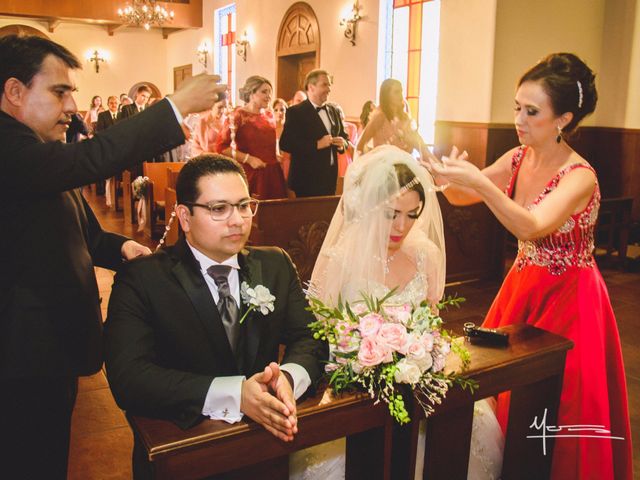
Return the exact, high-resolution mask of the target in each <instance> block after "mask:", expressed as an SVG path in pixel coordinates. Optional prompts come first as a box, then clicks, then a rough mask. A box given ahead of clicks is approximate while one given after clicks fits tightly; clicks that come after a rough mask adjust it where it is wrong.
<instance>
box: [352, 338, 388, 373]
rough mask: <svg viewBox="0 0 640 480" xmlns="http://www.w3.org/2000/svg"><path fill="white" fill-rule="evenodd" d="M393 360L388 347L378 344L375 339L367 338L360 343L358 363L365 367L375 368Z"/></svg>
mask: <svg viewBox="0 0 640 480" xmlns="http://www.w3.org/2000/svg"><path fill="white" fill-rule="evenodd" d="M392 360H393V356H392V355H391V351H390V350H389V349H388V348H387V347H386V346H384V345H381V344H379V343H377V342H376V340H375V339H372V338H369V337H365V338H363V339H362V342H360V351H359V352H358V362H359V363H360V365H362V366H363V367H374V366H376V365H379V364H381V363H387V362H390V361H392Z"/></svg>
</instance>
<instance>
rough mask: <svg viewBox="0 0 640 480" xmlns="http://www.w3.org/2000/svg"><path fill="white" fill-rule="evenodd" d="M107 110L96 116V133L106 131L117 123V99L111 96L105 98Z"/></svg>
mask: <svg viewBox="0 0 640 480" xmlns="http://www.w3.org/2000/svg"><path fill="white" fill-rule="evenodd" d="M107 108H108V109H107V110H105V111H104V112H100V113H99V114H98V121H97V123H96V132H100V131H102V130H106V129H107V128H109V127H110V126H112V125H115V123H116V122H117V121H118V99H117V98H116V97H115V96H113V95H111V96H110V97H109V98H107Z"/></svg>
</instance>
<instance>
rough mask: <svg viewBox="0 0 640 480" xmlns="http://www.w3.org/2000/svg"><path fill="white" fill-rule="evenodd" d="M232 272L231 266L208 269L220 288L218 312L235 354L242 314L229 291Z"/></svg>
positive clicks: (214, 266) (216, 266)
mask: <svg viewBox="0 0 640 480" xmlns="http://www.w3.org/2000/svg"><path fill="white" fill-rule="evenodd" d="M230 271H231V267H230V266H229V265H212V266H210V267H209V268H208V269H207V273H208V274H209V275H210V276H211V278H213V281H214V282H216V286H217V287H218V296H219V300H218V305H217V307H218V312H219V313H220V318H221V319H222V325H224V329H225V331H226V332H227V338H228V339H229V345H231V350H232V351H233V353H234V354H235V352H236V348H237V346H238V336H239V333H240V324H239V323H238V320H239V313H240V312H239V310H238V305H237V304H236V300H235V299H234V298H233V295H231V290H230V289H229V272H230Z"/></svg>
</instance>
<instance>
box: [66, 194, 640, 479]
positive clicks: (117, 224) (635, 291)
mask: <svg viewBox="0 0 640 480" xmlns="http://www.w3.org/2000/svg"><path fill="white" fill-rule="evenodd" d="M87 197H88V200H89V202H90V203H91V205H92V207H93V208H94V211H95V213H96V215H97V217H98V219H99V220H100V222H101V224H102V226H103V228H105V230H110V231H116V232H121V233H123V234H125V235H128V236H134V238H136V240H138V241H140V242H141V243H145V244H147V245H149V246H150V247H155V242H152V241H150V240H149V239H147V238H144V237H143V236H142V235H141V234H136V233H135V232H134V231H133V229H132V228H131V227H127V228H124V227H123V221H122V215H121V214H118V213H113V212H110V211H108V210H107V209H106V207H104V206H103V201H102V200H103V199H102V197H93V196H91V195H87ZM96 274H97V277H98V284H99V287H100V295H101V296H102V307H103V314H104V316H105V318H106V306H107V303H108V298H109V294H110V292H111V284H112V282H113V274H112V272H110V271H108V270H103V269H96ZM603 276H604V278H605V281H606V283H607V286H608V288H609V292H610V295H611V299H612V303H613V307H614V310H615V313H616V318H617V320H618V327H619V330H620V338H621V340H622V350H623V355H624V359H625V370H626V373H627V384H628V388H629V400H630V403H629V409H630V415H631V431H632V436H633V438H634V439H635V445H634V471H635V478H636V479H637V480H640V440H639V438H640V349H639V348H638V345H639V344H640V320H639V316H638V312H640V274H639V273H623V272H620V271H617V270H613V269H603ZM498 287H499V284H498V283H496V282H482V283H474V284H467V285H457V286H452V287H449V288H448V289H447V292H446V293H447V294H454V293H457V294H459V295H461V296H464V297H465V298H466V299H467V302H466V303H465V304H463V306H462V308H461V309H460V310H453V311H451V312H448V313H447V314H446V315H445V318H446V319H447V320H448V322H449V323H450V327H451V328H452V329H453V330H454V331H460V328H461V324H462V322H463V321H464V320H465V319H469V318H470V317H473V319H474V320H476V319H480V320H481V318H482V316H483V315H484V313H485V312H486V311H487V310H488V308H489V306H490V304H491V301H492V299H493V297H494V296H495V294H496V292H497V290H498ZM132 444H133V440H132V435H131V431H130V430H129V427H128V426H127V422H126V420H125V418H124V415H123V414H122V412H121V411H120V409H118V407H117V406H116V404H115V402H114V401H113V397H112V396H111V392H110V391H109V387H108V385H107V382H106V379H105V376H104V373H103V372H99V373H98V374H96V375H94V376H92V377H87V378H82V379H81V380H80V387H79V393H78V401H77V403H76V408H75V411H74V415H73V422H72V437H71V452H70V459H69V479H72V480H111V479H113V480H115V479H118V480H121V479H122V480H124V479H129V478H131V448H132Z"/></svg>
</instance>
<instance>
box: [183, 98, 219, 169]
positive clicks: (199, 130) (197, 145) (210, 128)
mask: <svg viewBox="0 0 640 480" xmlns="http://www.w3.org/2000/svg"><path fill="white" fill-rule="evenodd" d="M226 108H227V100H226V99H224V100H220V101H219V102H216V103H215V104H214V105H213V107H212V108H211V109H210V110H207V111H206V112H202V113H201V114H199V116H198V119H197V121H196V122H195V125H194V127H193V130H192V134H193V137H192V143H191V156H192V157H195V156H197V155H200V154H201V153H208V152H209V153H211V152H215V151H216V142H217V141H218V135H219V134H220V132H221V131H222V127H223V125H224V119H225V110H226Z"/></svg>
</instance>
